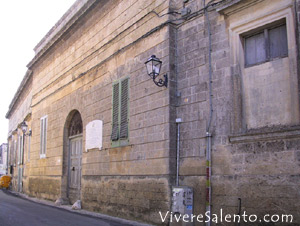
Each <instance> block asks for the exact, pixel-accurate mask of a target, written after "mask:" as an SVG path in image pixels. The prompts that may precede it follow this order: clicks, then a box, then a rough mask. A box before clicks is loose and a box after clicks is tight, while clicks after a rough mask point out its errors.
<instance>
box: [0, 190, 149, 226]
mask: <svg viewBox="0 0 300 226" xmlns="http://www.w3.org/2000/svg"><path fill="white" fill-rule="evenodd" d="M4 192H8V193H10V194H12V195H14V196H17V197H20V198H23V199H26V200H29V201H32V202H36V203H40V204H43V205H47V206H51V207H54V208H58V209H65V210H67V211H70V212H72V213H77V214H79V215H80V214H81V215H85V216H91V217H96V218H99V219H103V220H110V221H115V222H117V223H120V225H123V224H129V225H133V226H153V225H151V224H145V223H140V222H136V221H131V220H126V219H122V218H118V217H113V216H109V215H105V214H101V213H96V212H91V211H87V210H83V209H81V210H73V209H72V206H71V205H61V206H57V205H55V204H54V202H51V201H47V200H42V199H37V198H33V197H29V196H28V195H26V194H23V193H18V192H15V191H10V190H4Z"/></svg>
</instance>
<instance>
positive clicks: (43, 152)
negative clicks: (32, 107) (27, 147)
mask: <svg viewBox="0 0 300 226" xmlns="http://www.w3.org/2000/svg"><path fill="white" fill-rule="evenodd" d="M40 123H41V127H40V128H41V132H40V136H41V138H40V145H41V146H40V158H45V157H46V148H47V126H48V116H47V115H46V116H44V117H42V118H41V119H40Z"/></svg>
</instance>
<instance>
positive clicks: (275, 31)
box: [243, 20, 288, 67]
mask: <svg viewBox="0 0 300 226" xmlns="http://www.w3.org/2000/svg"><path fill="white" fill-rule="evenodd" d="M243 37H244V51H245V66H246V67H249V66H253V65H257V64H260V63H264V62H268V61H272V60H274V59H276V58H283V57H287V56H288V42H287V31H286V23H285V20H280V21H278V22H276V23H273V24H271V25H267V26H264V27H262V28H260V29H255V30H254V31H250V32H247V34H245V35H243Z"/></svg>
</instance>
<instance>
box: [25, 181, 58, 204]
mask: <svg viewBox="0 0 300 226" xmlns="http://www.w3.org/2000/svg"><path fill="white" fill-rule="evenodd" d="M28 195H30V196H34V197H37V198H42V199H49V200H52V201H55V200H56V199H57V198H58V197H59V195H60V178H59V177H57V178H55V177H49V178H47V177H32V176H31V177H30V178H29V189H28Z"/></svg>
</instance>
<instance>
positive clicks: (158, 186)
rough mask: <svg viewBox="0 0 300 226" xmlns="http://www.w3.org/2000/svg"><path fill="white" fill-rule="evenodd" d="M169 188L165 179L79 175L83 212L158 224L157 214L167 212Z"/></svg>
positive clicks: (158, 217)
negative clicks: (84, 210)
mask: <svg viewBox="0 0 300 226" xmlns="http://www.w3.org/2000/svg"><path fill="white" fill-rule="evenodd" d="M170 205H171V202H170V187H169V181H168V179H167V178H156V177H153V178H151V177H131V176H119V177H109V176H83V179H82V206H83V208H84V209H87V210H91V211H95V212H101V213H104V214H109V215H112V216H118V217H121V218H127V219H134V220H141V221H143V222H150V223H155V224H162V221H161V218H160V215H159V211H161V212H163V213H165V212H167V211H169V209H170Z"/></svg>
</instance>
